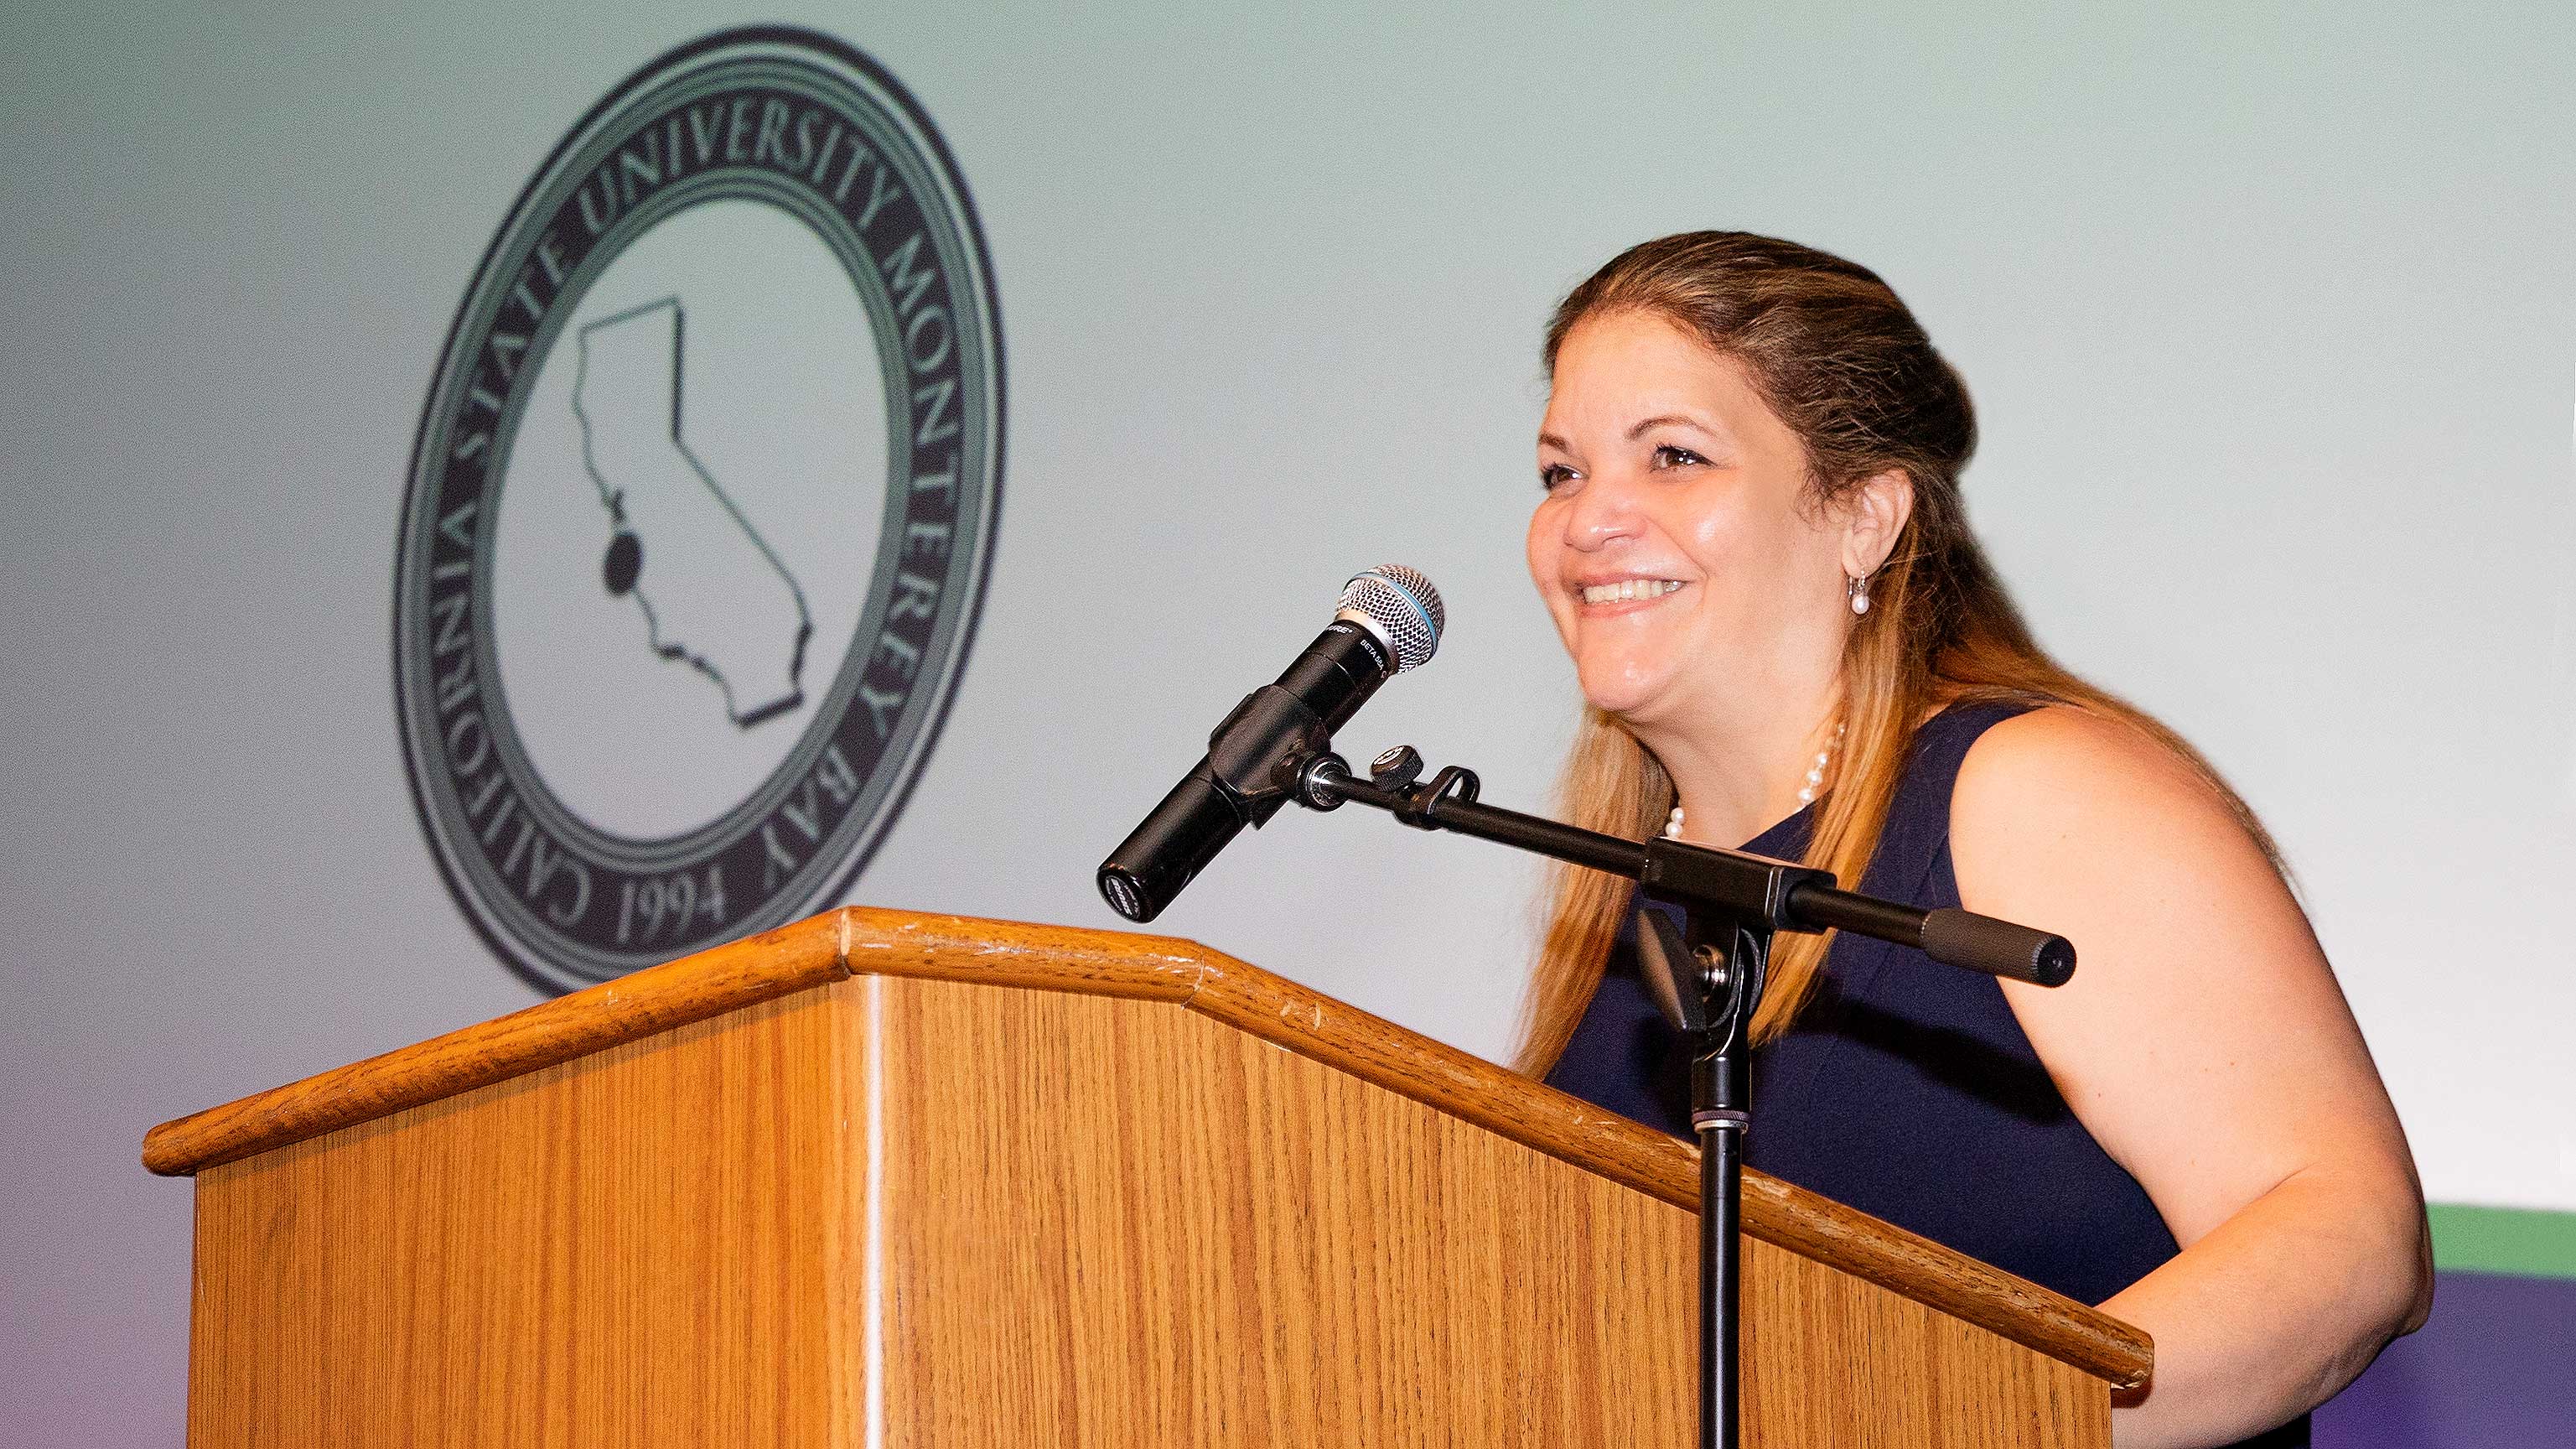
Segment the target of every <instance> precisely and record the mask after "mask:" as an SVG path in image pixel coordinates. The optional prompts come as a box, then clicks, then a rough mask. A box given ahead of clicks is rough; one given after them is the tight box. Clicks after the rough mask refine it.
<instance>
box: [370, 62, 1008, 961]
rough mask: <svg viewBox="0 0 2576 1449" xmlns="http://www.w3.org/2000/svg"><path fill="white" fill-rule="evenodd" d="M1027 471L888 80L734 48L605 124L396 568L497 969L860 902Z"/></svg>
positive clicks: (437, 842)
mask: <svg viewBox="0 0 2576 1449" xmlns="http://www.w3.org/2000/svg"><path fill="white" fill-rule="evenodd" d="M1001 478H1002V351H1001V332H1000V318H999V314H998V310H997V307H996V304H995V301H994V295H993V282H992V275H991V269H990V267H989V265H988V262H987V259H986V256H985V252H984V243H983V237H982V234H981V232H980V231H979V230H978V228H977V226H976V222H975V213H974V208H973V206H972V204H971V202H970V201H969V200H968V197H967V194H966V186H965V183H964V181H963V179H962V178H961V177H960V176H959V175H958V173H957V168H956V164H955V162H954V160H953V159H952V158H951V157H950V156H949V154H948V149H947V147H946V146H945V145H943V144H942V143H941V141H940V139H939V136H938V133H937V132H936V131H934V130H933V129H932V127H931V124H930V120H929V118H928V117H927V116H926V115H924V114H923V113H922V110H921V108H920V106H919V105H918V104H916V103H915V102H914V101H913V99H912V97H911V96H910V95H909V94H907V93H906V92H905V91H904V89H903V87H902V86H901V85H899V84H898V83H897V82H896V81H895V79H894V78H893V77H892V76H891V75H889V74H887V73H886V72H885V70H884V69H882V68H881V67H879V66H878V65H876V64H875V63H874V62H873V61H871V60H869V59H868V58H867V57H865V56H863V55H861V54H859V53H858V52H856V51H854V50H852V49H850V48H849V47H847V46H844V45H842V44H840V43H838V42H836V41H833V40H831V39H829V38H828V37H825V36H821V35H817V34H813V33H811V32H806V31H798V30H787V29H777V28H763V29H756V30H735V31H727V32H724V33H721V34H717V35H712V36H709V37H707V38H706V39H703V40H700V41H698V42H696V43H694V44H691V45H688V46H685V47H683V48H681V49H680V50H677V51H674V52H673V53H671V54H670V55H667V56H664V57H663V58H662V59H660V60H658V61H655V62H654V63H653V64H651V65H649V66H646V67H645V68H644V69H643V70H641V71H639V72H638V73H636V74H635V75H634V76H632V77H630V78H629V79H628V80H627V81H626V82H625V83H623V84H622V85H620V86H618V87H617V89H616V90H614V91H613V92H611V93H610V94H609V95H608V96H607V98H606V99H604V100H602V101H601V102H600V103H599V104H598V105H597V106H595V107H593V108H592V109H591V112H590V114H589V115H587V116H585V117H583V118H582V120H581V121H580V123H579V124H577V125H576V126H574V127H573V129H572V131H571V133H570V134H569V135H567V136H565V137H564V139H563V140H562V142H560V143H559V144H558V145H557V146H556V147H555V150H554V154H553V155H552V156H550V157H549V158H547V160H546V163H545V165H544V166H543V167H542V168H540V169H539V171H538V172H537V175H536V177H535V179H533V180H531V181H530V182H529V183H528V185H527V188H526V190H525V191H523V192H522V193H521V194H520V196H519V199H518V201H517V203H516V204H515V205H514V206H513V207H512V208H511V211H510V215H509V217H508V219H507V220H506V221H504V222H503V223H502V225H501V229H500V232H499V234H498V235H496V236H495V237H494V238H493V239H492V244H491V247H490V248H489V250H487V251H486V252H485V254H484V257H483V260H482V264H481V266H480V267H479V268H478V270H477V271H476V273H475V277H474V282H473V285H472V286H471V287H470V288H469V289H468V290H467V292H466V294H465V298H464V301H463V303H462V304H461V305H460V306H459V307H458V308H457V313H456V321H455V324H454V326H453V327H452V328H451V329H450V331H449V333H448V337H447V344H446V348H445V350H444V352H443V353H442V354H441V355H440V359H439V364H438V371H437V374H436V377H435V379H434V380H433V381H432V383H431V385H430V391H429V401H428V405H427V407H426V408H425V410H424V411H423V413H422V416H421V423H420V433H419V437H418V439H417V441H416V442H415V443H414V446H413V454H412V464H411V474H410V479H409V484H408V489H407V491H406V493H405V495H404V502H403V519H402V532H401V539H400V543H399V548H398V552H397V553H396V556H395V562H394V691H395V698H396V705H397V711H398V713H399V715H400V719H401V728H402V742H403V755H404V762H405V764H406V766H407V767H408V770H409V772H410V777H411V789H412V795H413V798H414V801H415V802H416V804H417V805H418V807H419V810H420V817H421V822H422V825H423V828H424V829H425V830H426V832H427V834H428V837H429V842H430V845H431V848H432V851H433V853H434V854H435V855H436V857H437V859H438V863H439V866H440V869H441V870H442V872H443V873H444V874H445V876H446V878H447V882H448V885H449V887H450V889H451V890H453V891H454V892H455V895H456V899H457V901H458V903H459V904H460V905H461V906H463V908H464V910H465V912H466V914H467V916H468V917H469V918H470V919H471V920H472V921H473V922H474V924H475V927H476V928H477V929H478V930H479V931H480V932H481V933H482V935H483V936H484V938H485V939H486V940H488V941H489V942H490V943H491V944H492V946H493V948H494V949H495V950H496V951H498V952H499V953H500V954H501V956H502V958H503V959H504V960H505V961H507V962H508V963H510V965H511V966H512V967H513V968H514V969H516V970H518V971H519V972H521V973H522V974H524V975H526V976H528V977H529V978H531V979H532V980H535V981H537V982H538V983H540V984H542V985H545V986H548V987H551V988H555V989H569V988H572V987H575V986H579V985H583V984H586V983H589V982H595V981H602V980H606V979H608V978H610V977H613V976H616V975H619V974H621V973H623V972H626V971H630V970H633V969H635V968H636V967H639V966H645V965H650V964H653V963H655V962H659V961H666V960H669V959H671V958H673V957H675V956H681V955H685V954H687V953H689V952H691V951H694V950H697V949H700V948H702V947H704V946H708V945H712V944H715V943H717V942H720V941H725V940H730V939H732V938H734V937H737V936H741V935H744V934H746V933H749V932H752V931H758V930H764V929H767V928H768V927H771V926H775V925H779V924H782V923H784V922H787V921H790V920H794V919H796V918H798V917H800V916H803V915H806V914H809V913H810V912H812V911H814V910H816V909H819V908H820V907H821V906H823V905H825V904H827V903H828V902H829V901H831V900H832V899H833V898H835V897H836V896H838V894H839V893H840V892H841V891H842V890H844V889H845V888H846V887H847V886H848V884H849V883H850V881H851V880H852V879H853V878H854V877H855V876H856V875H857V874H858V871H859V870H860V868H861V867H862V866H863V865H864V864H865V863H866V861H867V859H868V856H869V854H870V853H871V852H872V851H873V850H874V849H875V848H876V846H877V844H878V843H879V842H880V841H881V840H883V839H884V837H885V833H886V830H887V828H888V827H889V826H890V825H891V824H892V823H893V820H894V818H895V815H896V812H897V811H898V810H899V809H900V808H901V806H902V803H903V799H904V796H905V794H906V792H907V791H908V789H909V788H910V786H911V783H912V781H913V780H914V779H915V778H916V777H917V776H918V775H919V773H920V771H921V767H922V763H923V760H924V758H925V757H926V756H927V755H928V753H929V751H930V747H931V743H932V740H933V738H934V736H935V735H936V734H937V732H938V729H939V724H940V720H941V717H942V715H943V714H944V713H945V711H946V707H947V703H948V699H949V696H950V694H951V693H952V691H953V690H954V688H955V685H956V682H957V676H958V672H959V670H960V668H961V666H962V665H963V663H964V661H965V655H966V649H967V644H968V642H969V639H970V637H971V635H972V633H973V627H974V621H975V613H976V610H977V607H978V604H979V603H980V601H981V598H982V594H983V588H984V580H985V573H986V569H987V566H988V564H989V563H990V561H991V557H992V548H993V533H994V524H995V514H996V511H997V509H998V506H999V504H1000V501H1001Z"/></svg>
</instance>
